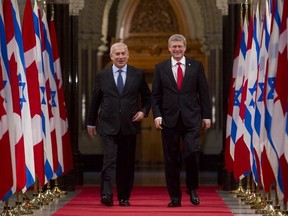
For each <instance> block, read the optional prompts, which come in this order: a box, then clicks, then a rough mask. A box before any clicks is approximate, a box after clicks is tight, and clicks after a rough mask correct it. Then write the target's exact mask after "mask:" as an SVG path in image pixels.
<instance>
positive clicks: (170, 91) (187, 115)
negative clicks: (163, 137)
mask: <svg viewBox="0 0 288 216" xmlns="http://www.w3.org/2000/svg"><path fill="white" fill-rule="evenodd" d="M152 112H153V117H154V118H156V117H162V118H163V124H164V125H165V126H167V127H170V128H173V127H175V126H176V124H177V121H178V117H179V114H180V113H181V117H182V120H183V123H184V124H185V126H186V127H200V126H201V120H202V119H211V117H212V114H211V113H212V109H211V101H210V96H209V90H208V84H207V80H206V77H205V73H204V68H203V65H202V63H201V62H199V61H196V60H193V59H190V58H187V57H186V65H185V75H184V79H183V84H182V88H181V90H178V87H177V84H176V81H175V79H174V76H173V72H172V65H171V59H169V60H167V61H164V62H161V63H159V64H157V65H156V66H155V74H154V77H153V83H152Z"/></svg>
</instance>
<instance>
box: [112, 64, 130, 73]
mask: <svg viewBox="0 0 288 216" xmlns="http://www.w3.org/2000/svg"><path fill="white" fill-rule="evenodd" d="M118 70H120V68H117V67H116V66H115V65H114V64H113V65H112V71H113V73H116V72H117V71H118ZM121 70H122V71H123V72H124V73H126V71H127V64H126V65H125V66H124V67H123V68H121Z"/></svg>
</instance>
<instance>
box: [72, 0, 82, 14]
mask: <svg viewBox="0 0 288 216" xmlns="http://www.w3.org/2000/svg"><path fill="white" fill-rule="evenodd" d="M84 3H85V0H69V14H70V16H78V15H79V11H80V10H82V9H83V8H84Z"/></svg>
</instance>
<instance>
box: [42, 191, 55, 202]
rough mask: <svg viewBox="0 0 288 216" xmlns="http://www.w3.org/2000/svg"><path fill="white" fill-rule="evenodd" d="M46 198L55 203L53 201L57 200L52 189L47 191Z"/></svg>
mask: <svg viewBox="0 0 288 216" xmlns="http://www.w3.org/2000/svg"><path fill="white" fill-rule="evenodd" d="M44 197H45V198H46V199H47V200H50V201H53V199H54V198H55V195H54V194H53V193H52V191H51V190H50V189H47V190H46V191H45V192H44Z"/></svg>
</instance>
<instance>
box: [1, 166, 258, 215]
mask: <svg viewBox="0 0 288 216" xmlns="http://www.w3.org/2000/svg"><path fill="white" fill-rule="evenodd" d="M181 176H182V178H183V179H184V174H182V175H181ZM99 178H100V173H98V172H85V173H84V185H99ZM200 182H201V185H217V173H216V172H201V173H200ZM141 185H146V186H165V180H164V173H163V172H162V171H159V170H158V171H153V170H149V169H147V170H141V171H136V173H135V186H141ZM77 193H78V191H74V192H68V194H66V195H62V196H61V197H60V198H54V199H53V200H52V201H50V202H49V203H48V204H46V205H40V209H37V210H32V211H33V212H32V214H30V215H39V216H47V215H53V213H55V212H56V211H57V210H58V209H60V208H61V207H62V206H63V205H65V204H66V203H67V202H69V200H70V199H71V198H73V197H74V196H75V195H77ZM218 193H219V195H220V196H221V197H222V199H223V200H224V202H225V203H226V204H227V206H228V207H229V208H230V209H231V212H232V213H233V214H234V215H236V216H248V215H257V214H256V210H255V209H251V206H250V205H247V204H245V202H244V201H243V198H242V200H241V198H240V197H237V196H236V195H235V194H233V193H231V192H229V191H222V190H220V191H218ZM29 196H30V197H33V195H32V192H31V191H29V192H28V197H29ZM9 204H10V206H11V207H13V206H15V204H16V195H13V196H12V197H11V199H10V200H9ZM3 210H4V203H0V212H2V215H7V216H8V215H11V214H8V213H7V212H6V213H4V212H5V211H3ZM2 215H1V216H2Z"/></svg>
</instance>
